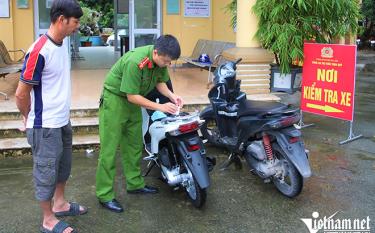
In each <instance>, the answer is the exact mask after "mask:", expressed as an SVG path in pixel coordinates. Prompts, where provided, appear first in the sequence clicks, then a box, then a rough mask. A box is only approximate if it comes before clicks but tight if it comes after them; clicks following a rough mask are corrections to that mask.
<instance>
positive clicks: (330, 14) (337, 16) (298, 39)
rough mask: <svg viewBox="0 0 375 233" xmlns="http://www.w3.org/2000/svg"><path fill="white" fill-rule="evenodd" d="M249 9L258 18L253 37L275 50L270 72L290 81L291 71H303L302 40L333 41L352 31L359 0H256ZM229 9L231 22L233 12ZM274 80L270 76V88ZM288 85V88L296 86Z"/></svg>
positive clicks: (356, 16) (355, 28) (294, 73)
mask: <svg viewBox="0 0 375 233" xmlns="http://www.w3.org/2000/svg"><path fill="white" fill-rule="evenodd" d="M236 3H237V0H233V1H232V2H231V3H230V4H229V5H228V6H227V9H228V10H230V9H236V7H234V6H233V4H236ZM231 4H232V5H231ZM252 11H253V12H254V13H255V15H257V17H258V20H259V21H258V30H257V32H256V34H255V37H256V38H257V39H258V41H259V42H260V44H261V46H262V47H263V48H265V49H267V50H269V51H271V52H272V53H274V54H275V62H276V64H274V65H273V66H272V67H273V68H272V70H271V72H272V74H276V73H278V75H279V77H281V78H286V77H287V78H288V77H289V78H290V79H291V80H290V82H289V83H290V84H291V85H293V83H294V78H293V75H294V76H295V75H296V74H297V73H298V72H301V71H302V69H301V67H300V66H299V65H301V64H302V63H303V44H304V42H305V41H315V42H317V43H333V42H334V40H335V39H337V38H339V37H342V36H345V35H347V34H355V33H356V30H357V19H358V18H359V3H358V1H357V0H337V1H332V0H319V1H316V0H290V1H279V0H257V1H256V3H255V5H254V6H253V8H252ZM231 13H232V19H234V20H232V26H233V22H235V18H234V17H235V16H234V14H235V12H234V11H233V10H231ZM249 13H250V12H249ZM276 70H278V71H277V72H276ZM291 71H292V73H291V74H290V72H291ZM272 74H271V75H272ZM289 74H290V75H289ZM273 81H275V80H274V79H273V77H271V90H272V84H273ZM290 88H291V89H290ZM290 88H289V89H290V90H289V92H293V91H294V89H295V88H294V87H290Z"/></svg>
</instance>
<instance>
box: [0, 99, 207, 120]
mask: <svg viewBox="0 0 375 233" xmlns="http://www.w3.org/2000/svg"><path fill="white" fill-rule="evenodd" d="M208 104H209V101H208V99H207V100H205V101H204V102H202V103H194V104H190V103H189V104H186V105H184V107H183V111H185V112H194V111H195V110H202V109H203V108H205V107H206V106H207V105H208ZM98 112H99V109H98V108H88V109H72V110H70V117H71V118H79V117H97V116H98ZM21 119H22V117H21V114H20V113H19V111H18V110H11V111H1V110H0V121H4V120H21Z"/></svg>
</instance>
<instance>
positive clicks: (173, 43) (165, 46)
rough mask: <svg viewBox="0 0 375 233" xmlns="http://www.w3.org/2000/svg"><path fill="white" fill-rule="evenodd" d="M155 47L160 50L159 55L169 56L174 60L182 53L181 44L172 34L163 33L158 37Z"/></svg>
mask: <svg viewBox="0 0 375 233" xmlns="http://www.w3.org/2000/svg"><path fill="white" fill-rule="evenodd" d="M154 49H156V50H157V51H158V54H159V55H162V56H168V57H170V58H171V59H172V60H176V59H177V58H179V57H180V55H181V48H180V44H179V43H178V40H177V39H176V37H174V36H172V35H162V36H160V37H159V38H158V39H156V42H155V45H154Z"/></svg>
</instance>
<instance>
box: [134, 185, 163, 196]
mask: <svg viewBox="0 0 375 233" xmlns="http://www.w3.org/2000/svg"><path fill="white" fill-rule="evenodd" d="M127 192H128V193H129V194H155V193H158V192H159V189H158V188H155V187H151V186H147V185H146V186H145V187H144V188H140V189H135V190H128V191H127Z"/></svg>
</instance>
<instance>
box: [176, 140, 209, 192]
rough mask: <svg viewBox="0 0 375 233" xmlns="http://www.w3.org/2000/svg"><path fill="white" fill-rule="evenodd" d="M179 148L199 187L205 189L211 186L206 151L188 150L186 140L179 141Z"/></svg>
mask: <svg viewBox="0 0 375 233" xmlns="http://www.w3.org/2000/svg"><path fill="white" fill-rule="evenodd" d="M177 149H178V151H179V153H180V154H181V155H182V159H183V161H184V162H185V163H186V165H187V166H188V167H189V169H190V171H191V173H192V174H193V176H194V178H195V180H196V181H197V183H198V185H199V187H201V188H202V189H204V188H207V187H208V186H210V176H209V172H208V166H207V159H206V154H205V152H204V151H201V150H196V151H188V150H187V148H186V146H185V144H184V142H179V143H178V146H177Z"/></svg>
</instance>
